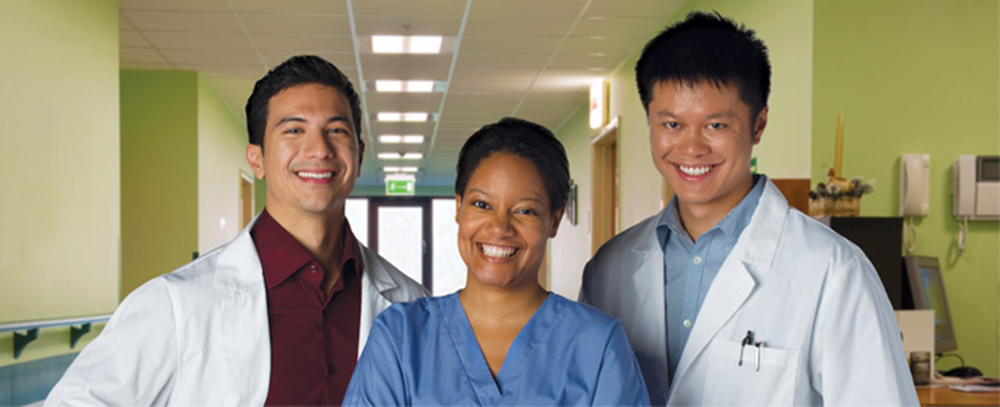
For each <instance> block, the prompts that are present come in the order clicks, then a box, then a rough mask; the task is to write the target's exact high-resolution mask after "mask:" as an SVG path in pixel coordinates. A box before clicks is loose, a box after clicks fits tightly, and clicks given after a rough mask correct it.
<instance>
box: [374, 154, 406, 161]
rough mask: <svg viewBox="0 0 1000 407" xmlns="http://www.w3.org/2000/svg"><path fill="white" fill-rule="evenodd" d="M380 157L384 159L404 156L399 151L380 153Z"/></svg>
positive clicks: (395, 158)
mask: <svg viewBox="0 0 1000 407" xmlns="http://www.w3.org/2000/svg"><path fill="white" fill-rule="evenodd" d="M378 158H380V159H383V160H398V159H400V158H403V156H401V155H400V154H399V153H378Z"/></svg>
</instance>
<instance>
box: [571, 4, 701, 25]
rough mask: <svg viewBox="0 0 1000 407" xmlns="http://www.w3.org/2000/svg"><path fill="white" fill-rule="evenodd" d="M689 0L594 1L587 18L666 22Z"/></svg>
mask: <svg viewBox="0 0 1000 407" xmlns="http://www.w3.org/2000/svg"><path fill="white" fill-rule="evenodd" d="M685 1H687V0H656V1H649V0H593V1H592V2H591V3H590V8H588V9H587V14H586V16H588V17H593V16H601V17H657V18H659V19H660V21H663V22H665V21H666V20H667V19H668V18H670V16H672V15H674V12H676V11H677V9H678V8H680V7H681V5H683V4H684V2H685Z"/></svg>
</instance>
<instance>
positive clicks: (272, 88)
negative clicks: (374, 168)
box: [246, 55, 361, 145]
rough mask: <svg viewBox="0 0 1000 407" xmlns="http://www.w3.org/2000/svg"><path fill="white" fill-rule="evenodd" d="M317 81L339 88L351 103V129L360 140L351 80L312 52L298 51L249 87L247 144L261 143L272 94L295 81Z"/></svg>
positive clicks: (358, 114) (357, 102)
mask: <svg viewBox="0 0 1000 407" xmlns="http://www.w3.org/2000/svg"><path fill="white" fill-rule="evenodd" d="M310 83H317V84H320V85H326V86H329V87H332V88H334V89H337V90H338V91H340V93H341V94H342V95H344V97H345V98H347V103H348V104H349V105H350V106H351V119H352V120H353V122H354V132H355V134H356V136H357V138H358V143H361V101H360V99H359V98H358V93H357V92H355V91H354V86H352V85H351V80H350V79H348V78H347V76H346V75H344V73H343V72H340V69H337V67H336V66H334V65H333V64H331V63H330V62H328V61H327V60H325V59H323V58H320V57H318V56H315V55H299V56H294V57H291V58H289V59H288V60H287V61H285V62H282V63H281V65H278V66H276V67H274V69H272V70H270V71H269V72H268V73H267V75H264V77H263V78H261V79H260V80H259V81H257V84H255V85H254V87H253V93H251V94H250V99H248V100H247V106H246V114H247V133H249V134H250V144H256V145H263V144H264V133H265V130H266V127H267V103H268V102H269V101H270V100H271V98H272V97H274V95H277V94H278V93H280V92H281V91H283V90H285V89H288V88H290V87H293V86H297V85H304V84H310Z"/></svg>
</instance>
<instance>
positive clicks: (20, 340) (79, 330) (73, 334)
mask: <svg viewBox="0 0 1000 407" xmlns="http://www.w3.org/2000/svg"><path fill="white" fill-rule="evenodd" d="M109 319H111V314H106V315H91V316H87V317H77V318H58V319H42V320H37V321H22V322H9V323H5V324H0V332H10V331H13V332H14V359H17V358H20V357H21V352H22V351H24V347H25V346H28V343H30V342H31V341H33V340H35V339H38V330H39V329H42V328H56V327H61V326H68V327H70V328H69V347H70V349H72V348H75V347H76V342H77V341H79V340H80V338H82V337H83V335H86V334H87V332H90V324H93V323H98V322H106V321H108V320H109ZM21 331H25V333H21Z"/></svg>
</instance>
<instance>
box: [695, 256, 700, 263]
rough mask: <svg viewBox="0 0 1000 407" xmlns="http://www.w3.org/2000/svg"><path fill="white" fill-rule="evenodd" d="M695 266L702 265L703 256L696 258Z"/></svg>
mask: <svg viewBox="0 0 1000 407" xmlns="http://www.w3.org/2000/svg"><path fill="white" fill-rule="evenodd" d="M694 264H695V265H699V264H701V256H694Z"/></svg>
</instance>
